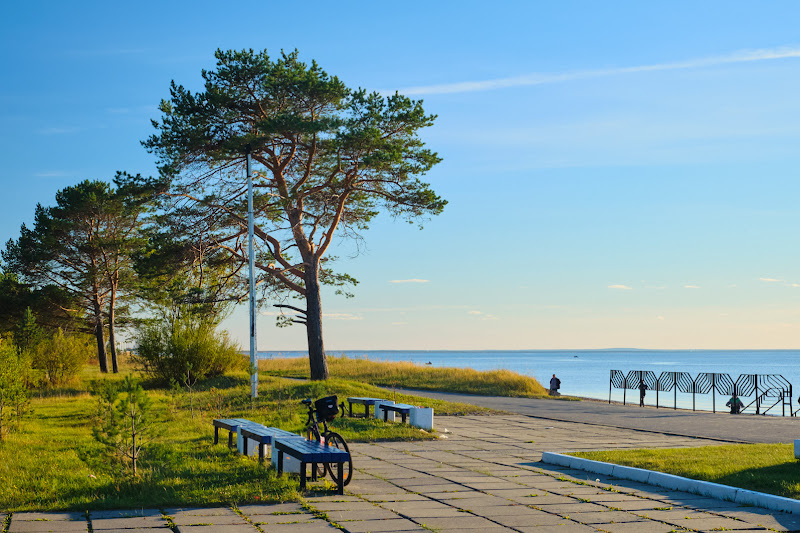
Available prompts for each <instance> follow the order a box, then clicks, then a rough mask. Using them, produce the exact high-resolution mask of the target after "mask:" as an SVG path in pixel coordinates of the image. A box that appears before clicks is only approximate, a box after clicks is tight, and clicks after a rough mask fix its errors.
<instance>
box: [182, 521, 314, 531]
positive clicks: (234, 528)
mask: <svg viewBox="0 0 800 533" xmlns="http://www.w3.org/2000/svg"><path fill="white" fill-rule="evenodd" d="M324 523H325V524H326V525H329V524H328V523H327V522H324ZM300 525H302V526H304V525H305V524H300ZM278 527H280V528H284V527H291V526H278ZM178 531H179V533H254V532H256V531H258V530H257V529H256V527H255V526H253V525H250V524H237V525H231V524H224V525H216V524H215V525H206V526H196V525H180V526H178ZM273 531H283V529H274V530H273ZM295 531H300V530H295Z"/></svg>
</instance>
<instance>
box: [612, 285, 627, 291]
mask: <svg viewBox="0 0 800 533" xmlns="http://www.w3.org/2000/svg"><path fill="white" fill-rule="evenodd" d="M608 288H609V289H618V290H623V291H632V290H633V287H628V286H627V285H609V286H608Z"/></svg>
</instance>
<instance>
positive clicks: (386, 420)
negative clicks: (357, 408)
mask: <svg viewBox="0 0 800 533" xmlns="http://www.w3.org/2000/svg"><path fill="white" fill-rule="evenodd" d="M383 421H384V422H388V421H389V410H388V409H384V410H383Z"/></svg>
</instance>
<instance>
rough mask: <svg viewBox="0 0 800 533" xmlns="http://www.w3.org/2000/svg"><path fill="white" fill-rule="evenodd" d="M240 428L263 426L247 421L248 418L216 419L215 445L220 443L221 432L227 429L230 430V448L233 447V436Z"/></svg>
mask: <svg viewBox="0 0 800 533" xmlns="http://www.w3.org/2000/svg"><path fill="white" fill-rule="evenodd" d="M240 426H260V427H262V428H263V427H265V426H262V425H261V424H258V423H256V422H253V421H252V420H247V419H246V418H215V419H214V444H217V443H218V442H219V430H220V428H221V429H227V430H228V448H231V447H233V434H234V433H236V430H237V429H238V428H239V427H240Z"/></svg>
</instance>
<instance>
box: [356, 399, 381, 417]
mask: <svg viewBox="0 0 800 533" xmlns="http://www.w3.org/2000/svg"><path fill="white" fill-rule="evenodd" d="M385 401H386V399H385V398H348V399H347V403H348V404H349V405H350V416H351V417H352V416H353V404H354V403H355V404H361V405H363V406H364V418H369V407H370V406H371V405H375V404H376V403H380V402H385Z"/></svg>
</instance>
